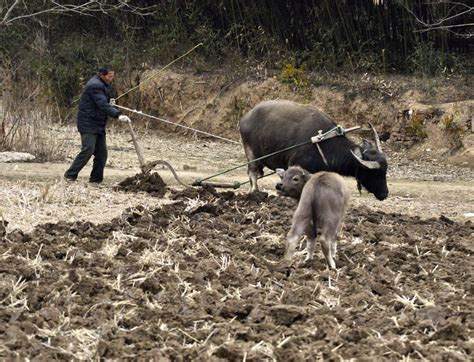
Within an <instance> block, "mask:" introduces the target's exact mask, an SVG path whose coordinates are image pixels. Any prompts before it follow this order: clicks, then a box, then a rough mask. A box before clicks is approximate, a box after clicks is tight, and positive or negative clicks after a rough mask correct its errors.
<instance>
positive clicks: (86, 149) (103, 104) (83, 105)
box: [64, 65, 130, 183]
mask: <svg viewBox="0 0 474 362" xmlns="http://www.w3.org/2000/svg"><path fill="white" fill-rule="evenodd" d="M114 75H115V74H114V71H113V69H112V67H111V66H109V65H107V66H104V67H102V68H100V69H99V72H98V74H97V75H94V76H93V77H92V78H91V79H89V81H88V82H87V84H86V86H85V88H84V91H83V92H82V95H81V100H80V103H79V112H78V113H77V129H78V130H79V133H80V134H81V151H80V152H79V154H78V155H77V156H76V158H75V159H74V161H73V163H72V165H71V167H69V169H68V170H67V171H66V173H65V174H64V178H65V179H66V180H67V181H75V180H76V179H77V176H78V175H79V172H80V171H81V170H82V168H83V167H84V166H85V165H86V164H87V162H88V161H89V159H90V158H91V157H92V155H94V161H93V165H92V172H91V174H90V178H89V182H91V183H101V182H102V180H103V179H104V167H105V162H106V161H107V144H106V137H105V126H106V123H107V117H108V116H110V117H112V118H118V120H119V121H121V122H130V118H128V117H127V116H125V115H120V111H119V110H118V109H117V108H115V107H113V106H112V105H110V104H109V101H110V84H111V83H112V80H113V79H114Z"/></svg>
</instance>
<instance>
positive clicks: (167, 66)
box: [115, 43, 202, 100]
mask: <svg viewBox="0 0 474 362" xmlns="http://www.w3.org/2000/svg"><path fill="white" fill-rule="evenodd" d="M201 45H202V43H199V44H198V45H196V46H194V47H193V48H192V49H190V50H188V51H187V52H186V53H185V54H183V55H181V56H180V57H178V58H176V59H175V60H173V61H172V62H171V63H168V64H167V65H165V66H164V67H163V68H161V69H160V70H159V71H158V72H156V73H155V74H153V75H151V76H150V77H148V78H146V79H145V80H143V81H142V82H141V83H140V84H138V85H137V86H135V87H133V88H131V89H129V90H128V91H126V92H125V93H122V94H121V95H120V96H118V97H117V98H115V100H117V99H119V98H122V97H123V96H124V95H125V94H128V93H130V92H131V91H133V90H135V89H137V88H138V87H140V86H141V85H142V84H143V83H145V82H148V81H149V80H150V79H153V78H155V77H156V76H157V75H158V74H160V73H161V72H163V71H164V70H165V69H168V68H169V67H170V66H171V65H172V64H174V63H176V62H177V61H178V60H180V59H182V58H184V57H185V56H186V55H188V54H189V53H191V52H192V51H194V50H195V49H196V48H198V47H200V46H201Z"/></svg>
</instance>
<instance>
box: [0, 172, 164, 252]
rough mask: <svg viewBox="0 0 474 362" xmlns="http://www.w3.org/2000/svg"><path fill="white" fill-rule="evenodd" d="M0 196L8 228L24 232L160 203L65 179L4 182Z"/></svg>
mask: <svg viewBox="0 0 474 362" xmlns="http://www.w3.org/2000/svg"><path fill="white" fill-rule="evenodd" d="M0 195H1V198H2V204H1V205H0V214H1V215H3V218H4V219H5V220H7V221H8V222H9V224H8V230H13V229H16V228H18V229H21V230H23V231H30V230H31V229H33V227H34V226H35V225H38V224H43V223H46V222H52V223H56V222H58V220H63V221H71V222H72V221H78V220H83V221H91V222H94V223H103V222H106V221H110V220H111V219H113V218H114V217H118V216H120V215H121V213H122V212H123V210H124V209H125V208H127V207H133V206H136V205H143V206H145V207H157V206H158V205H159V204H161V203H163V201H162V200H159V199H156V198H151V197H149V196H148V195H146V194H134V195H133V197H131V196H130V194H126V193H122V192H109V191H106V190H105V189H103V188H97V187H94V186H89V185H88V184H81V183H74V184H68V183H65V182H64V181H54V182H49V183H48V182H46V183H44V182H31V181H29V182H28V181H17V182H12V181H3V182H2V183H1V185H0ZM114 237H115V238H118V240H120V238H122V237H123V236H120V235H118V234H117V235H114ZM112 244H113V243H112ZM112 244H111V245H112ZM104 253H105V254H106V255H110V251H108V250H104Z"/></svg>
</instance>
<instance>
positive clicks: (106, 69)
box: [99, 65, 115, 84]
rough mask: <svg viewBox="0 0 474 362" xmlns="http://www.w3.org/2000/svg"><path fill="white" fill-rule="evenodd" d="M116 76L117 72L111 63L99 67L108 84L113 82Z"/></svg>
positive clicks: (100, 73)
mask: <svg viewBox="0 0 474 362" xmlns="http://www.w3.org/2000/svg"><path fill="white" fill-rule="evenodd" d="M114 76H115V72H114V70H113V69H112V66H111V65H105V66H103V67H101V68H99V77H100V79H102V80H103V81H104V82H105V83H107V84H110V83H112V80H113V79H114Z"/></svg>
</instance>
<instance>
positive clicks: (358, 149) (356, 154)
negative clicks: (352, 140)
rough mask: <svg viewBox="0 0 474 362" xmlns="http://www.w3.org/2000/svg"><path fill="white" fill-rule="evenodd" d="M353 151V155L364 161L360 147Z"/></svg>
mask: <svg viewBox="0 0 474 362" xmlns="http://www.w3.org/2000/svg"><path fill="white" fill-rule="evenodd" d="M364 141H365V140H364ZM361 147H362V145H361ZM351 151H352V154H353V155H355V156H357V158H360V159H362V151H361V150H360V148H359V147H356V148H354V149H353V150H351Z"/></svg>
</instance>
